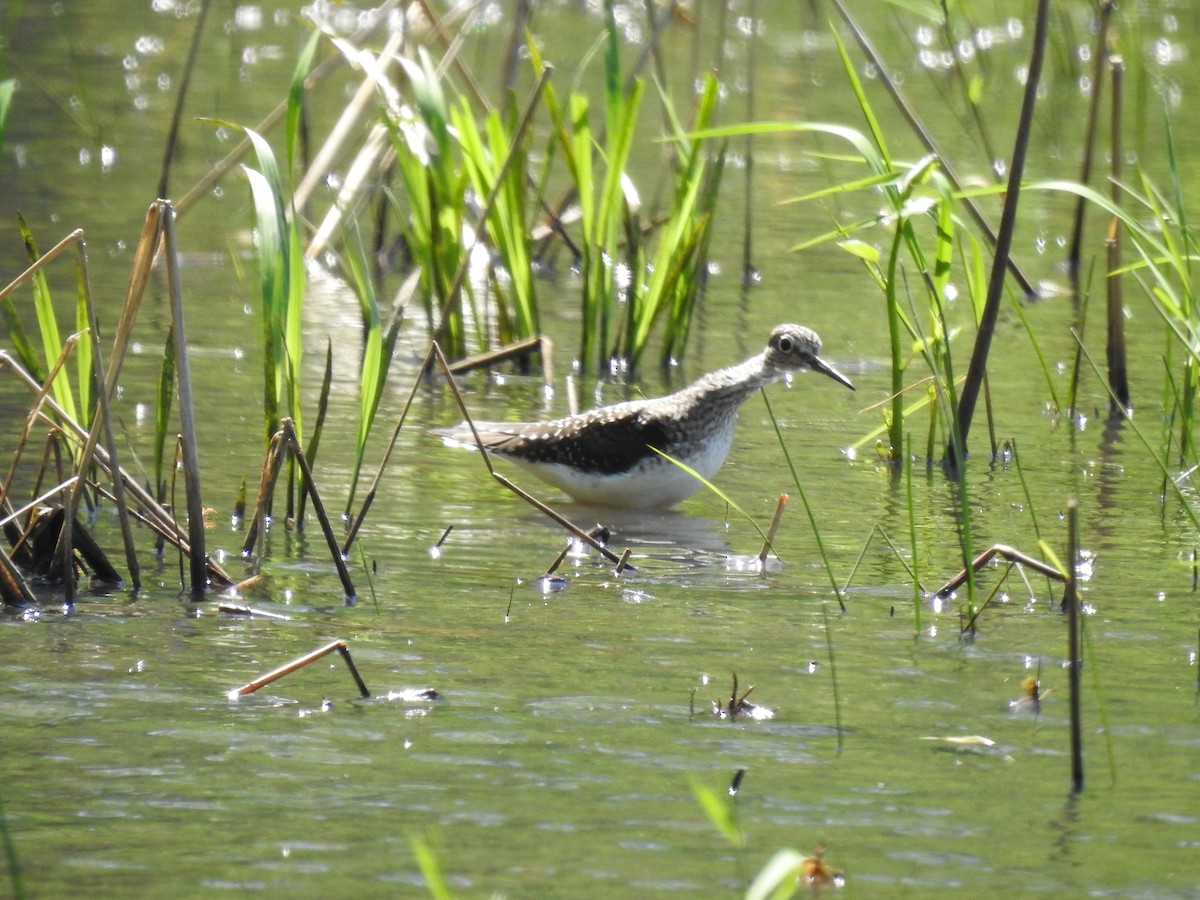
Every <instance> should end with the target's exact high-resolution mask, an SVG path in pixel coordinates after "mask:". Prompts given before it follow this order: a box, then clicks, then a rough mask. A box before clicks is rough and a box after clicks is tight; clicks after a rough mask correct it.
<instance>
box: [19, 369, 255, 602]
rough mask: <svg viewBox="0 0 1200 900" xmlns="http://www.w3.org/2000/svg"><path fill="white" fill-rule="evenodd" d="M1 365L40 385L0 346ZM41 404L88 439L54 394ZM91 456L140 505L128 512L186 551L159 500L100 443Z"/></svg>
mask: <svg viewBox="0 0 1200 900" xmlns="http://www.w3.org/2000/svg"><path fill="white" fill-rule="evenodd" d="M0 366H7V367H8V369H9V370H10V371H11V372H12V373H13V374H14V375H16V376H17V379H18V380H19V381H21V382H22V383H23V384H24V385H25V386H26V387H27V388H29V390H30V391H31V392H33V393H34V394H38V393H39V392H40V390H41V386H40V385H39V384H38V382H37V381H36V380H35V379H34V377H33V376H32V375H30V374H29V373H28V372H27V371H26V370H25V368H24V367H23V366H22V365H21V364H20V362H18V361H17V360H16V359H14V358H13V357H12V356H11V355H10V354H9V353H7V352H5V351H3V350H0ZM112 372H113V367H112V365H110V367H109V380H110V381H111V380H112ZM44 405H45V406H46V407H47V408H48V409H49V410H50V412H51V413H53V416H51V415H50V414H48V413H46V412H45V411H44V410H42V411H39V412H38V415H39V416H40V417H41V418H42V419H43V420H44V421H45V422H46V423H47V424H48V425H50V426H52V427H53V426H57V427H61V428H62V429H63V430H64V432H66V433H69V434H70V435H72V436H73V437H74V439H75V440H78V441H85V440H87V436H88V432H87V431H86V430H85V429H84V428H83V426H82V425H80V424H79V423H78V422H76V421H75V420H74V419H73V418H72V417H71V416H69V415H68V414H67V412H66V410H64V409H63V408H62V407H61V406H59V405H58V403H57V402H56V401H55V400H54V398H53V397H46V398H45V399H44ZM94 459H95V462H96V463H97V464H99V466H100V467H101V468H102V469H103V470H104V471H105V472H107V473H108V474H109V476H110V478H113V477H117V478H120V479H121V480H122V482H123V483H124V486H125V490H126V491H127V492H128V494H129V496H130V497H131V498H132V499H133V500H134V502H135V503H136V504H137V505H138V506H139V507H140V508H141V512H140V513H138V512H136V511H135V510H134V509H133V508H131V509H130V512H131V514H133V515H134V516H135V518H138V519H140V520H141V521H142V522H143V523H144V524H146V525H147V526H148V527H150V528H152V529H153V530H154V531H155V533H156V534H158V535H159V536H160V537H162V538H163V539H164V540H166V541H168V542H170V543H171V544H173V545H174V546H177V547H179V548H180V549H181V550H182V551H183V552H184V553H187V552H188V547H189V546H190V545H189V543H188V539H187V535H186V534H184V532H183V530H182V529H181V528H180V526H179V524H178V523H177V522H176V521H175V519H174V517H172V515H171V514H170V513H169V512H167V510H166V509H164V508H163V506H162V504H161V503H159V502H158V500H156V499H155V498H154V497H153V496H151V495H150V493H149V492H148V491H147V490H146V489H145V488H143V487H142V486H141V485H140V484H139V483H138V480H137V479H136V478H134V477H133V476H132V475H130V474H129V473H128V472H126V471H125V470H124V469H122V468H120V467H119V466H116V465H114V464H113V462H112V459H111V457H110V456H109V455H108V451H107V450H105V449H104V448H103V447H99V446H98V447H96V450H95V457H94ZM107 496H109V497H110V499H111V495H107ZM207 565H208V577H209V579H210V580H211V581H212V582H213V583H214V584H220V585H225V586H228V585H232V584H233V579H232V578H230V577H229V575H228V574H226V572H225V571H224V570H223V569H222V568H221V567H220V566H219V565H217V564H216V563H215V562H213V561H212V560H207Z"/></svg>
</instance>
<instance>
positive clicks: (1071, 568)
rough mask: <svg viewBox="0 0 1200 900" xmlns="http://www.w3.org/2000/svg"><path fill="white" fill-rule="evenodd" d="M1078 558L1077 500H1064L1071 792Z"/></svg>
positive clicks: (1075, 783) (1075, 776) (1077, 759)
mask: <svg viewBox="0 0 1200 900" xmlns="http://www.w3.org/2000/svg"><path fill="white" fill-rule="evenodd" d="M1078 558H1079V501H1078V500H1075V499H1071V500H1068V501H1067V590H1066V593H1064V594H1063V605H1064V606H1065V607H1066V613H1067V684H1068V686H1069V698H1068V699H1069V703H1070V707H1071V792H1072V793H1075V794H1078V793H1081V792H1082V791H1083V736H1082V729H1081V725H1080V718H1079V669H1080V667H1081V666H1082V665H1083V654H1082V653H1081V652H1080V641H1079V629H1080V621H1079V586H1078V579H1077V577H1076V572H1075V569H1076V566H1075V561H1076V560H1077V559H1078Z"/></svg>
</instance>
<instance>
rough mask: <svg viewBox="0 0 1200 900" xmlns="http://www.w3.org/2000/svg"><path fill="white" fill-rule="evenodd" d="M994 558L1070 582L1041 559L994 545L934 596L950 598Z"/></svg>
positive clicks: (1004, 545) (1010, 548) (1005, 546)
mask: <svg viewBox="0 0 1200 900" xmlns="http://www.w3.org/2000/svg"><path fill="white" fill-rule="evenodd" d="M994 556H1002V557H1004V559H1007V560H1008V561H1009V562H1011V563H1019V564H1020V565H1022V566H1025V567H1026V568H1029V569H1033V570H1034V571H1035V572H1040V573H1041V574H1042V575H1045V576H1046V577H1047V578H1053V579H1054V580H1055V581H1061V582H1064V583H1066V582H1067V580H1068V576H1067V575H1065V574H1063V573H1062V572H1060V571H1059V570H1058V569H1056V568H1055V567H1054V566H1052V565H1050V564H1049V563H1044V562H1042V561H1041V560H1040V559H1034V558H1033V557H1032V556H1027V555H1026V554H1024V553H1022V552H1021V551H1020V550H1015V549H1014V548H1012V547H1010V546H1008V545H1007V544H993V545H992V546H991V547H989V548H988V549H986V550H984V551H983V552H982V553H980V554H979V555H978V556H976V557H975V559H973V560H972V561H971V566H970V568H969V569H963V570H962V571H961V572H959V573H958V574H957V575H955V576H954V577H953V578H951V579H950V580H949V581H947V582H946V583H945V584H943V585H942V586H941V587H940V588H938V592H937V593H936V594H935V595H934V596H935V597H937V598H939V599H944V598H946V597H949V596H950V595H951V594H953V593H954V592H955V591H956V590H958V589H959V588H960V587H962V585H963V582H965V581H966V580H967V577H968V574H969V573H973V572H978V571H979V570H980V569H982V568H983V567H984V566H986V565H987V564H988V563H989V562H990V561H991V559H992V557H994Z"/></svg>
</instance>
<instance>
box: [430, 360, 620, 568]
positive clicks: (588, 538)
mask: <svg viewBox="0 0 1200 900" xmlns="http://www.w3.org/2000/svg"><path fill="white" fill-rule="evenodd" d="M429 353H430V354H432V356H433V359H434V360H436V362H437V364H438V368H440V369H441V370H442V375H443V377H445V379H446V382H447V383H448V384H449V385H450V393H451V394H453V395H454V400H455V402H456V403H457V404H458V408H459V410H460V411H461V412H462V414H463V419H464V420H465V421H466V423H467V427H468V428H470V429H471V437H472V438H474V441H475V446H476V447H478V448H479V454H480V456H482V457H483V464H484V465H485V466H486V467H487V470H488V474H489V475H491V476H492V478H493V480H495V481H497V482H499V483H500V484H502V485H503V486H504V487H506V488H508V489H509V490H510V491H512V492H513V493H514V494H516V495H517V496H518V497H520V498H521V499H522V500H524V501H525V502H526V503H528V504H529V505H530V506H532V507H533V508H534V509H536V510H537V511H538V512H540V513H541V514H542V515H544V516H547V517H548V518H550V519H552V520H554V521H555V522H556V523H558V524H559V525H561V526H562V527H563V528H565V529H566V530H567V531H569V532H571V534H573V535H575V537H577V538H579V539H580V540H581V541H583V542H584V543H586V544H588V545H589V546H590V547H592V549H594V550H596V551H597V552H598V553H600V555H602V556H603V557H604V558H605V559H607V560H608V561H609V562H611V563H613V564H614V565H615V564H617V563H620V562H621V558H620V557H619V556H617V554H615V553H613V552H612V551H611V550H609V549H608V548H607V547H606V546H604V544H602V543H601V542H600V541H599V540H597V539H596V538H595V537H593V536H592V535H591V534H590V533H588V532H586V531H584V530H583V529H582V528H580V527H579V526H578V525H576V524H575V523H574V522H572V521H570V520H569V519H568V518H566V516H564V515H562V514H561V513H558V512H556V511H555V510H553V509H551V508H550V507H549V506H547V505H546V504H545V503H543V502H542V501H541V500H539V499H537V497H535V496H533V494H531V493H529V492H528V491H526V490H524V489H523V488H520V487H517V485H515V484H513V483H512V482H511V481H509V480H508V479H507V478H505V477H504V476H503V475H501V474H500V473H499V472H497V471H496V467H495V466H494V465H493V464H492V455H491V454H490V453H488V451H487V448H486V447H484V446H483V442H482V441H481V440H480V438H479V430H478V429H477V428H476V427H475V420H474V419H472V418H471V413H470V412H469V411H468V410H467V403H466V401H465V400H463V396H462V392H461V391H459V389H458V384H457V383H456V382H455V380H454V376H453V375H452V374H450V363H449V362H447V361H446V355H445V354H444V353H442V348H441V347H440V346H438V343H437V341H432V342H430V345H429ZM429 364H430V360H429V357H428V356H427V357H426V361H425V363H424V364H423V365H422V371H424V370H425V369H427V368H428V366H429ZM626 568H628V566H626Z"/></svg>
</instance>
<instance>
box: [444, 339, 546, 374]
mask: <svg viewBox="0 0 1200 900" xmlns="http://www.w3.org/2000/svg"><path fill="white" fill-rule="evenodd" d="M533 353H536V354H538V356H539V357H540V358H541V360H542V380H544V381H545V382H546V384H554V342H553V341H551V340H550V338H548V337H546V336H545V335H543V334H535V335H534V336H533V337H531V338H525V339H524V340H520V341H513V342H512V343H511V344H505V345H504V346H503V347H497V348H496V349H495V350H485V351H484V352H483V353H476V354H475V355H474V356H467V357H464V358H463V359H460V360H457V361H456V362H453V363H451V364H450V371H451V372H452V373H453V374H455V375H462V374H464V373H466V372H471V371H473V370H475V369H487V368H490V367H491V366H493V365H495V364H496V363H502V362H507V361H508V360H510V359H525V358H526V357H528V356H530V355H531V354H533Z"/></svg>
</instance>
